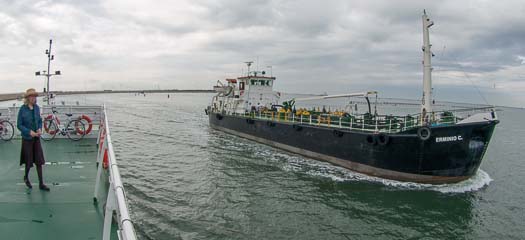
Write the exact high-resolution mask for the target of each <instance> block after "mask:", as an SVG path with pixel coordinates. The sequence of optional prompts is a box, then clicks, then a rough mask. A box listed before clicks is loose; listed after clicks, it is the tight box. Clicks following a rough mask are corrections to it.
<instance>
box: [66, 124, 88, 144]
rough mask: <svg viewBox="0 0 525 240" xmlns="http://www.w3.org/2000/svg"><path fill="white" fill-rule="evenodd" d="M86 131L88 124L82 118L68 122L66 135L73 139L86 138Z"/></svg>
mask: <svg viewBox="0 0 525 240" xmlns="http://www.w3.org/2000/svg"><path fill="white" fill-rule="evenodd" d="M85 132H86V126H85V125H84V123H82V121H80V120H72V121H71V122H69V123H68V124H67V127H66V135H67V137H68V138H69V139H71V140H73V141H78V140H80V139H82V138H84V136H85V134H84V133H85Z"/></svg>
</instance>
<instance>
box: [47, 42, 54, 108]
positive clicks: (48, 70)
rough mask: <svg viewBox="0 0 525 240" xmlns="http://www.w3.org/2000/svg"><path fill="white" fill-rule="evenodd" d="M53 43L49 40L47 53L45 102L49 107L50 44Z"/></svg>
mask: <svg viewBox="0 0 525 240" xmlns="http://www.w3.org/2000/svg"><path fill="white" fill-rule="evenodd" d="M52 43H53V40H52V39H49V50H48V53H47V76H46V77H47V92H46V100H47V105H49V77H50V76H51V72H50V70H51V44H52Z"/></svg>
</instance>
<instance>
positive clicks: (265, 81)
mask: <svg viewBox="0 0 525 240" xmlns="http://www.w3.org/2000/svg"><path fill="white" fill-rule="evenodd" d="M264 74H265V72H249V73H248V74H247V76H244V77H239V78H235V79H226V84H224V83H222V82H220V81H218V83H217V85H216V86H215V87H214V90H215V91H216V92H217V93H218V94H217V95H216V96H215V97H213V99H212V103H211V107H212V111H213V112H222V113H226V114H230V113H246V112H250V111H260V110H263V109H271V108H272V106H273V105H277V104H278V102H279V98H280V93H278V92H275V91H273V84H274V81H275V79H276V78H275V77H267V76H265V75H264Z"/></svg>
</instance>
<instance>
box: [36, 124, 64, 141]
mask: <svg viewBox="0 0 525 240" xmlns="http://www.w3.org/2000/svg"><path fill="white" fill-rule="evenodd" d="M44 124H45V126H46V128H44V131H43V132H42V135H40V138H42V140H44V141H50V140H53V139H54V138H55V136H56V135H57V133H58V132H59V131H60V130H59V129H58V125H57V124H56V122H55V121H54V119H44Z"/></svg>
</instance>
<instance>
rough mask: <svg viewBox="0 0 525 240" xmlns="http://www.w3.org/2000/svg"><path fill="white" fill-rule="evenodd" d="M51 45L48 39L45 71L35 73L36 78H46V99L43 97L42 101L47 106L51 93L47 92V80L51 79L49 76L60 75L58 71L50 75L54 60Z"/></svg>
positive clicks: (51, 41)
mask: <svg viewBox="0 0 525 240" xmlns="http://www.w3.org/2000/svg"><path fill="white" fill-rule="evenodd" d="M52 44H53V40H52V39H50V40H49V49H46V55H47V71H46V70H44V71H42V72H35V75H36V76H44V77H46V88H45V92H46V97H45V99H44V101H45V102H47V104H48V105H49V104H50V92H51V91H49V79H50V78H51V76H55V75H60V74H61V72H60V71H55V73H51V61H52V60H54V59H55V55H53V54H51V45H52ZM42 73H43V74H42Z"/></svg>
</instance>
